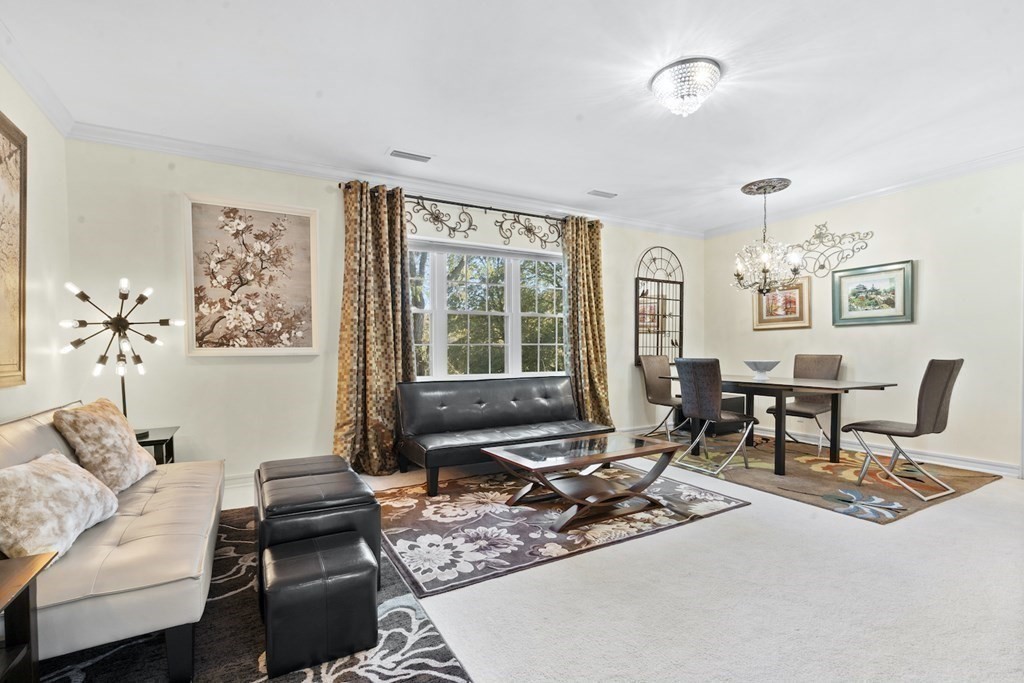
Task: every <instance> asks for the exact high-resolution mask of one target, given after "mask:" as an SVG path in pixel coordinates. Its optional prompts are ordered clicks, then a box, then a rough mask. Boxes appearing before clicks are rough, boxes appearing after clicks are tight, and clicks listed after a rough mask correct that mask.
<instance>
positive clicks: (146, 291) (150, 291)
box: [142, 287, 153, 299]
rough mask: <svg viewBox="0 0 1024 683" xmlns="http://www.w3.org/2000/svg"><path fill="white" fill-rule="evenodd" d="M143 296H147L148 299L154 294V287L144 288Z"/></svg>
mask: <svg viewBox="0 0 1024 683" xmlns="http://www.w3.org/2000/svg"><path fill="white" fill-rule="evenodd" d="M142 296H144V297H146V298H147V299H148V298H149V297H151V296H153V288H152V287H146V288H145V289H144V290H142Z"/></svg>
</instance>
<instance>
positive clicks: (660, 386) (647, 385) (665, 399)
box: [640, 356, 686, 437]
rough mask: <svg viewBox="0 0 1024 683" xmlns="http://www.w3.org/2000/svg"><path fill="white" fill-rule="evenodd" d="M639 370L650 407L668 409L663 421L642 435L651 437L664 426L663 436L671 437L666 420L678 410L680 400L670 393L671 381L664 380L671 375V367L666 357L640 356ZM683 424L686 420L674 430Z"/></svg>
mask: <svg viewBox="0 0 1024 683" xmlns="http://www.w3.org/2000/svg"><path fill="white" fill-rule="evenodd" d="M640 368H641V369H642V370H643V373H644V389H645V390H646V392H647V402H648V403H650V404H652V405H656V406H667V407H668V408H669V411H668V413H667V414H666V415H665V419H663V420H662V421H661V422H659V423H658V426H656V427H655V428H654V429H652V430H651V431H649V432H647V433H646V434H644V436H653V435H654V434H656V433H657V432H658V431H660V430H661V428H662V426H664V427H665V436H667V437H671V436H672V431H670V430H669V426H668V419H669V418H670V417H672V414H673V413H674V412H676V410H677V409H678V408H679V406H680V404H681V403H682V399H680V398H679V397H678V396H675V395H674V394H673V393H672V380H670V379H665V378H666V377H668V376H669V375H670V374H672V366H671V365H669V361H668V356H640ZM684 424H686V420H682V421H680V423H679V424H678V425H676V429H679V427H681V426H682V425H684ZM673 431H674V430H673Z"/></svg>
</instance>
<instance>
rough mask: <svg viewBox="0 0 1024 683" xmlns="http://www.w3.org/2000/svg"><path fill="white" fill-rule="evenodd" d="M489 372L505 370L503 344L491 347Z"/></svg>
mask: <svg viewBox="0 0 1024 683" xmlns="http://www.w3.org/2000/svg"><path fill="white" fill-rule="evenodd" d="M491 372H494V373H498V372H505V346H504V345H501V344H499V345H496V346H492V347H491Z"/></svg>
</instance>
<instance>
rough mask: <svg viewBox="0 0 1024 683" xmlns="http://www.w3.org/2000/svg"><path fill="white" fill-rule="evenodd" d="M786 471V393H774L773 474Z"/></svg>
mask: <svg viewBox="0 0 1024 683" xmlns="http://www.w3.org/2000/svg"><path fill="white" fill-rule="evenodd" d="M785 473H786V394H785V393H784V392H781V391H780V392H779V393H778V394H776V395H775V474H785Z"/></svg>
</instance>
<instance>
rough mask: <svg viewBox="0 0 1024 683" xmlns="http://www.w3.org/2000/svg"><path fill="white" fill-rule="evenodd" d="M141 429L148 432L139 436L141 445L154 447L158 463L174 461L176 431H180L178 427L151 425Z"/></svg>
mask: <svg viewBox="0 0 1024 683" xmlns="http://www.w3.org/2000/svg"><path fill="white" fill-rule="evenodd" d="M139 431H143V432H146V435H145V436H141V437H138V440H139V445H140V446H152V447H153V455H154V457H156V464H157V465H167V464H170V463H172V462H174V433H175V432H176V431H178V428H177V427H151V428H149V429H146V430H139Z"/></svg>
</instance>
